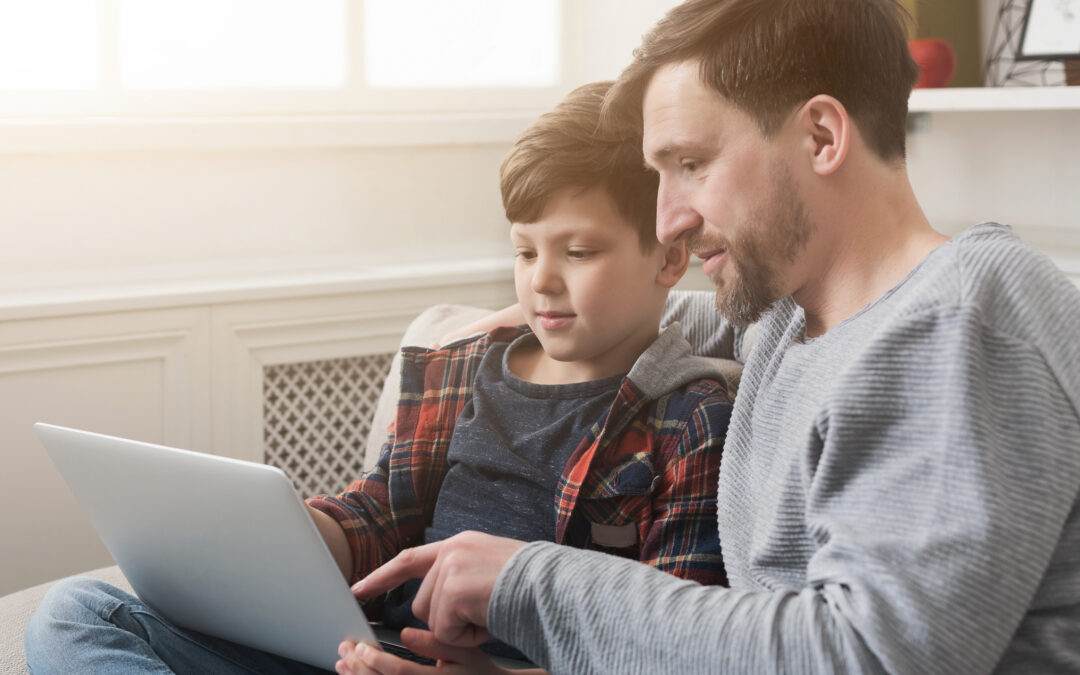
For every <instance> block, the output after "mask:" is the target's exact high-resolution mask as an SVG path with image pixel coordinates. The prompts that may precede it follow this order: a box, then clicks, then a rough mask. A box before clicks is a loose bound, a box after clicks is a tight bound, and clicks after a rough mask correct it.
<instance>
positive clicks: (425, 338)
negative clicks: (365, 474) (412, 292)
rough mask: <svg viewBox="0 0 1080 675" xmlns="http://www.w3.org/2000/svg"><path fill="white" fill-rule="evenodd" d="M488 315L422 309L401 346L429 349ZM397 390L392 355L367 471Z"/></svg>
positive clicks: (458, 308)
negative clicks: (449, 335)
mask: <svg viewBox="0 0 1080 675" xmlns="http://www.w3.org/2000/svg"><path fill="white" fill-rule="evenodd" d="M488 314H491V310H490V309H483V308H480V307H468V306H466V305H435V306H434V307H431V308H429V309H426V310H424V311H423V312H422V313H421V314H420V316H418V317H416V318H415V319H414V320H413V322H412V323H411V324H409V327H408V328H406V329H405V335H404V336H402V338H401V346H405V345H414V346H420V347H429V346H431V345H432V344H434V343H436V342H438V341H439V339H440V338H442V337H443V336H444V335H446V334H448V333H451V332H453V331H456V330H457V329H459V328H463V327H465V326H468V325H469V324H471V323H474V322H476V321H479V320H480V319H482V318H483V317H485V316H487V315H488ZM400 388H401V353H400V352H399V353H398V354H396V355H394V360H393V362H391V364H390V372H389V373H388V374H387V376H386V381H385V382H383V390H382V394H380V395H379V403H378V405H377V406H376V407H375V414H374V415H373V416H372V418H371V432H370V433H369V434H368V439H367V448H366V450H365V451H364V466H365V467H366V468H369V469H370V468H371V467H372V466H374V465H375V462H376V461H377V460H378V459H379V452H380V451H381V450H382V446H383V443H385V442H386V436H387V430H388V428H389V426H390V423H391V422H392V421H393V420H394V407H395V406H396V405H397V400H398V390H399V389H400Z"/></svg>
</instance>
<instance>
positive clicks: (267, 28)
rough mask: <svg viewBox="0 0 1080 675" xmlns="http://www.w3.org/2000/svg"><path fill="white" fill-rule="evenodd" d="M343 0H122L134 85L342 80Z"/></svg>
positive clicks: (128, 70)
mask: <svg viewBox="0 0 1080 675" xmlns="http://www.w3.org/2000/svg"><path fill="white" fill-rule="evenodd" d="M345 3H346V0H119V2H118V6H119V7H118V9H119V42H120V67H121V73H122V75H121V77H122V80H123V84H124V86H125V87H129V88H133V89H204V88H219V87H271V88H276V87H340V86H342V85H343V84H344V83H345V77H346V67H347V66H346V60H347V51H346V17H345Z"/></svg>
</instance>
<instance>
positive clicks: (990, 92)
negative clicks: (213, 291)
mask: <svg viewBox="0 0 1080 675" xmlns="http://www.w3.org/2000/svg"><path fill="white" fill-rule="evenodd" d="M908 108H909V110H910V111H911V112H968V111H985V112H993V111H1011V110H1020V111H1023V110H1080V87H972V88H963V87H954V88H945V89H916V90H915V91H913V92H911V99H910V100H909V102H908Z"/></svg>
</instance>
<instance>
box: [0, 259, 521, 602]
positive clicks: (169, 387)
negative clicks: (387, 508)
mask: <svg viewBox="0 0 1080 675" xmlns="http://www.w3.org/2000/svg"><path fill="white" fill-rule="evenodd" d="M6 288H8V289H11V288H12V285H8V286H7V287H6ZM513 300H514V292H513V281H512V261H511V260H508V259H500V260H486V259H485V260H472V261H460V262H454V263H448V264H441V265H432V264H426V265H411V266H396V267H386V268H364V269H353V268H351V267H348V266H347V265H342V264H340V261H338V264H337V265H333V264H328V265H326V266H321V267H317V266H312V267H309V268H306V269H304V270H296V269H295V268H293V269H290V270H288V271H276V270H274V269H273V266H272V265H267V266H266V267H265V268H263V269H258V270H250V269H249V270H245V271H244V273H243V274H237V273H236V272H235V270H228V269H225V268H224V267H223V268H221V269H216V270H215V269H209V270H208V269H206V268H202V269H200V270H197V271H191V272H190V273H189V274H186V275H185V274H183V273H182V271H179V270H173V271H172V278H168V279H162V278H160V277H159V278H154V279H147V278H141V279H140V278H139V276H138V274H134V273H133V274H132V275H130V277H129V278H126V279H124V278H118V277H117V275H116V274H111V275H110V277H109V279H108V280H107V282H102V281H100V280H99V281H98V282H96V283H95V282H93V280H91V281H90V282H88V283H81V284H70V285H67V286H65V287H63V288H51V289H49V288H21V289H19V288H15V289H14V290H5V291H3V292H0V511H2V513H3V514H4V515H3V518H2V519H0V541H3V542H4V546H3V550H4V553H3V556H2V558H0V595H3V594H6V593H8V592H10V591H14V590H17V589H19V588H23V587H26V586H29V585H31V584H35V583H39V582H41V581H45V580H48V579H51V578H55V577H58V576H61V575H65V574H72V573H76V572H78V571H80V570H85V569H91V568H94V567H98V566H101V565H106V564H109V563H110V562H111V557H110V556H109V554H108V552H107V551H106V550H105V548H104V546H103V545H102V544H101V542H100V540H99V539H98V537H97V535H96V534H95V533H94V531H93V528H92V527H91V526H90V524H89V522H88V521H87V520H86V518H85V517H84V516H83V515H82V512H81V510H80V509H79V507H78V505H77V504H75V502H74V500H73V499H72V498H71V496H70V493H69V491H68V489H67V486H66V485H65V484H64V482H63V479H62V478H61V477H60V476H59V474H58V473H57V472H56V470H55V468H54V467H53V466H52V463H51V461H50V460H49V459H48V457H47V456H46V455H45V453H44V450H43V449H42V448H41V446H40V445H39V444H38V442H37V440H36V439H35V438H34V436H33V432H32V428H31V427H32V425H33V423H34V422H38V421H45V422H50V423H53V424H61V425H67V426H76V427H81V428H86V429H90V430H93V431H97V432H101V433H107V434H114V435H121V436H127V437H131V438H136V439H139V440H144V441H149V442H152V443H162V444H165V445H172V446H179V447H184V448H188V449H192V450H197V451H204V452H212V453H215V454H219V455H223V456H228V457H236V458H240V459H247V460H252V461H258V462H267V463H270V464H275V465H277V466H280V467H281V468H282V469H283V470H285V471H286V473H288V474H289V475H290V476H291V477H292V478H293V480H294V482H295V483H296V485H297V488H298V490H299V491H300V492H301V493H302V494H314V493H318V492H326V491H334V490H337V489H339V488H340V487H342V484H341V481H342V480H349V479H351V478H353V477H355V476H356V475H357V474H358V473H359V472H360V471H361V470H362V468H363V466H364V457H363V450H364V443H365V441H366V439H367V434H368V431H369V429H368V425H369V421H370V418H371V414H372V412H373V411H374V408H375V403H376V401H377V398H378V395H379V391H380V387H381V385H382V381H383V378H384V377H385V375H386V372H387V370H388V368H389V365H390V359H391V357H392V355H393V354H394V352H395V351H396V350H397V347H398V343H399V342H400V340H401V336H402V334H403V333H404V331H405V328H406V327H407V326H408V324H409V322H410V321H412V319H413V318H415V317H416V316H417V315H418V314H419V313H420V312H421V311H423V310H424V309H425V308H427V307H429V306H431V305H433V304H438V303H442V302H453V303H461V304H471V305H476V306H480V307H490V308H493V309H494V308H498V307H503V306H505V305H507V304H510V303H511V302H513ZM343 477H344V478H343ZM162 480H167V477H164V476H163V477H162ZM132 507H133V508H137V507H138V505H137V504H133V505H132ZM229 507H230V505H228V504H222V505H221V508H229Z"/></svg>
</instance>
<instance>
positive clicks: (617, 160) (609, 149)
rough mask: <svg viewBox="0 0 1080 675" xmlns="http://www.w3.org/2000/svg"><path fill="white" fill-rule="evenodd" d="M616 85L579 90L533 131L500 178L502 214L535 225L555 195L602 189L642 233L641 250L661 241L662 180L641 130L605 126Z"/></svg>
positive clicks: (617, 122) (620, 123) (621, 124)
mask: <svg viewBox="0 0 1080 675" xmlns="http://www.w3.org/2000/svg"><path fill="white" fill-rule="evenodd" d="M611 85H612V83H611V82H594V83H592V84H586V85H584V86H581V87H578V88H577V89H575V90H574V91H572V92H570V93H569V94H567V96H566V98H565V99H563V100H562V102H561V103H559V104H558V105H557V106H555V107H554V108H553V109H552V110H551V111H550V112H547V113H544V114H543V115H541V116H540V118H539V119H537V120H536V122H534V123H533V124H532V125H530V126H529V128H528V129H526V130H525V131H524V132H522V134H521V135H520V136H518V138H517V140H516V141H514V146H513V147H512V148H511V149H510V154H508V155H507V156H506V159H504V160H503V163H502V167H501V169H500V171H499V184H500V188H501V189H502V200H503V208H505V209H506V217H507V219H508V220H509V221H510V222H511V223H534V222H536V221H537V220H539V219H540V218H541V217H543V214H544V209H545V208H546V207H547V205H548V203H549V202H550V201H551V198H552V196H554V195H555V193H557V192H559V191H561V190H563V189H566V188H574V189H580V190H581V191H585V190H588V189H589V188H593V187H601V188H603V190H604V191H605V192H607V194H608V196H609V197H611V199H612V201H613V202H614V204H615V208H616V209H617V211H618V213H619V215H621V216H622V217H623V218H624V219H625V220H626V222H627V223H628V224H630V225H631V226H633V228H634V229H635V230H636V231H637V233H638V239H639V240H640V242H641V247H642V250H645V251H649V250H651V249H652V247H653V246H655V245H657V244H658V242H657V240H656V192H657V189H658V188H659V183H658V181H659V178H658V176H657V174H656V173H655V172H654V171H651V170H649V169H648V168H647V167H646V166H645V162H644V159H643V158H642V155H641V127H640V125H634V126H627V125H626V122H625V121H624V120H622V119H621V118H613V119H611V120H607V121H603V122H602V121H601V118H600V111H601V109H602V107H603V105H604V99H605V96H606V95H607V93H608V90H609V89H610V88H611Z"/></svg>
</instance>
